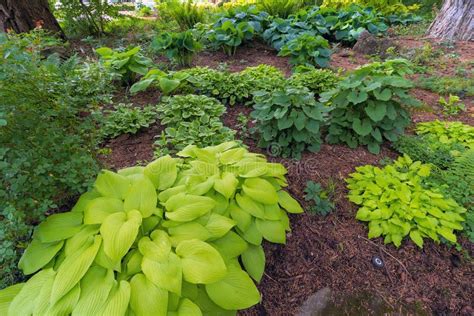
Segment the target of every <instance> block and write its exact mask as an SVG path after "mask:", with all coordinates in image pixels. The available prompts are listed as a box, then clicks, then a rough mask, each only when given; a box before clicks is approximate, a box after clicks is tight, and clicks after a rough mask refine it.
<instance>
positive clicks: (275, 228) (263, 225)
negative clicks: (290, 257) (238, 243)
mask: <svg viewBox="0 0 474 316" xmlns="http://www.w3.org/2000/svg"><path fill="white" fill-rule="evenodd" d="M255 222H256V224H257V229H258V231H259V232H260V233H261V234H262V236H263V238H265V239H266V240H268V241H271V242H274V243H278V244H284V243H285V242H286V231H285V225H284V224H283V223H282V222H281V221H270V220H261V219H259V218H257V219H256V221H255Z"/></svg>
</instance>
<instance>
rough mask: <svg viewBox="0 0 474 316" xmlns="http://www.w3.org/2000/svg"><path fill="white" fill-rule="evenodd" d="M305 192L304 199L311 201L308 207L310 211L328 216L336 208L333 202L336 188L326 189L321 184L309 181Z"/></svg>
mask: <svg viewBox="0 0 474 316" xmlns="http://www.w3.org/2000/svg"><path fill="white" fill-rule="evenodd" d="M304 193H305V195H304V199H305V200H306V201H308V202H310V203H311V205H310V207H309V209H308V211H309V212H311V213H314V214H317V215H322V216H326V215H328V214H329V213H331V212H332V211H333V210H334V203H333V202H331V196H332V194H333V193H334V188H331V189H329V190H325V189H323V188H322V187H321V184H319V183H315V182H314V181H308V182H307V183H306V187H305V189H304Z"/></svg>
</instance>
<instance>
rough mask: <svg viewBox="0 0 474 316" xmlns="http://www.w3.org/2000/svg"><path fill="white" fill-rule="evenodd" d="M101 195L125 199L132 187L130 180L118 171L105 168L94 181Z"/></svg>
mask: <svg viewBox="0 0 474 316" xmlns="http://www.w3.org/2000/svg"><path fill="white" fill-rule="evenodd" d="M94 187H95V189H96V190H97V191H98V192H99V193H100V195H102V196H105V197H111V198H116V199H120V200H123V199H124V198H125V196H126V194H127V192H128V190H129V188H130V180H129V179H127V178H126V177H125V176H122V175H119V174H118V173H115V172H111V171H108V170H103V171H102V172H101V173H100V174H99V175H98V176H97V180H96V181H95V183H94Z"/></svg>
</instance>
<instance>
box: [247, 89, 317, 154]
mask: <svg viewBox="0 0 474 316" xmlns="http://www.w3.org/2000/svg"><path fill="white" fill-rule="evenodd" d="M253 103H254V106H253V108H254V111H253V112H252V113H251V114H250V115H251V117H252V118H253V119H255V120H256V123H255V124H256V126H255V130H256V131H258V134H259V137H260V139H259V142H258V145H259V146H260V147H262V148H271V149H272V150H274V148H273V147H277V149H278V151H279V153H278V154H279V155H281V156H283V157H295V158H300V157H301V153H302V152H303V151H304V150H306V149H308V150H309V151H311V152H316V151H319V148H320V145H321V133H320V128H321V126H322V125H323V124H324V113H325V111H326V109H325V107H324V106H323V105H322V104H320V103H318V102H316V101H315V99H314V94H312V93H311V92H309V91H308V89H305V88H303V89H297V88H293V87H286V88H283V89H280V90H275V91H273V92H265V91H258V92H255V94H254V99H253Z"/></svg>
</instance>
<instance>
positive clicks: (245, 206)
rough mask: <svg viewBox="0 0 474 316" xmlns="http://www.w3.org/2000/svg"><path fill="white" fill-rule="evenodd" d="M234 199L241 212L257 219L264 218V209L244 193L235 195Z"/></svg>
mask: <svg viewBox="0 0 474 316" xmlns="http://www.w3.org/2000/svg"><path fill="white" fill-rule="evenodd" d="M235 199H236V201H237V204H238V206H239V207H240V208H241V209H242V210H243V211H245V212H247V213H249V214H251V215H252V216H255V217H258V218H265V208H264V206H263V205H262V204H261V203H259V202H256V201H254V200H253V199H252V198H251V197H249V196H248V195H246V194H245V193H243V194H237V195H236V197H235Z"/></svg>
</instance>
